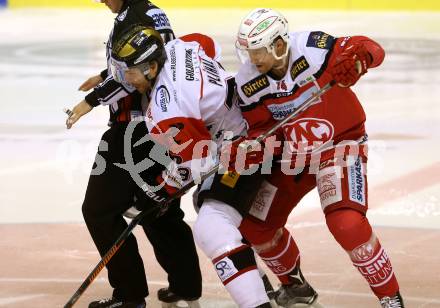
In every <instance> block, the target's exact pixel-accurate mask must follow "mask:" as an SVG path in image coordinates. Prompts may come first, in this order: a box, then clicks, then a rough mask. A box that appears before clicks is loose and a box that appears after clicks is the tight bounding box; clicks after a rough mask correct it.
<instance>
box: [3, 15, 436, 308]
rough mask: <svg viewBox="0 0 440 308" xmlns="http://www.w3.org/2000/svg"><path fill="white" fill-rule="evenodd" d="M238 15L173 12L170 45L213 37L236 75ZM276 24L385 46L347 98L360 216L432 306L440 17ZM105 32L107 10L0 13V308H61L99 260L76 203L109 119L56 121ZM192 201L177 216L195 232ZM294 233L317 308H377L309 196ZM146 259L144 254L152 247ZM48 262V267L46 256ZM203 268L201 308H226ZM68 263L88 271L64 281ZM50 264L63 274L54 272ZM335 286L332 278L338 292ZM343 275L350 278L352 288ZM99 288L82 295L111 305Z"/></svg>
mask: <svg viewBox="0 0 440 308" xmlns="http://www.w3.org/2000/svg"><path fill="white" fill-rule="evenodd" d="M246 12H247V10H238V9H219V10H215V12H214V11H209V10H167V13H168V15H169V17H170V20H171V22H172V25H173V27H174V29H175V30H176V34H177V35H182V34H186V33H190V32H202V33H205V34H209V35H211V36H213V37H214V38H216V39H217V40H218V41H219V42H220V44H221V45H222V49H223V62H224V64H225V67H226V68H227V69H229V70H231V71H236V70H237V63H238V61H237V59H236V57H235V53H234V49H233V43H234V36H235V33H236V29H237V27H238V24H239V21H240V20H241V18H242V17H243V16H244V15H245V14H246ZM283 13H284V15H286V17H287V18H288V20H289V22H290V29H291V30H294V31H297V30H321V31H325V32H327V33H329V34H332V35H335V36H342V35H356V34H362V35H367V36H370V37H371V38H373V39H375V40H377V41H378V42H379V43H381V44H382V46H383V47H384V48H385V50H386V53H387V55H386V58H385V62H384V63H383V65H382V66H380V67H379V68H377V69H372V70H370V72H369V73H368V74H367V75H366V76H364V77H363V78H362V80H361V81H360V82H359V83H358V84H357V85H356V86H355V91H356V93H357V94H358V97H359V98H360V100H361V102H362V103H363V106H364V109H365V111H366V113H367V129H368V133H369V136H370V158H369V178H368V180H369V196H370V201H369V203H370V210H369V212H368V218H369V220H370V222H371V223H372V224H373V225H374V226H375V227H376V228H377V230H378V231H379V233H380V237H382V238H383V240H382V241H383V244H384V246H385V247H389V250H390V254H391V257H392V261H394V260H396V259H397V261H394V266H395V271H396V272H397V277H398V278H399V280H400V283H401V285H402V290H404V292H403V293H404V295H406V296H407V303H408V307H440V295H439V292H438V291H439V290H440V256H439V252H440V249H439V248H438V246H439V244H438V243H439V240H440V231H439V228H440V158H439V156H438V153H439V150H440V144H439V142H440V98H439V97H440V87H439V83H440V13H429V12H426V13H423V12H422V13H409V12H399V13H397V12H396V13H394V12H388V13H382V12H378V13H372V12H369V13H366V12H350V13H343V12H335V11H332V12H324V11H285V10H284V11H283ZM214 20H215V22H214ZM112 22H113V16H112V15H111V13H110V12H108V11H106V10H56V9H51V10H44V9H39V10H30V9H27V10H14V11H10V10H0V234H1V238H0V258H1V262H0V307H52V306H61V304H63V303H64V302H65V301H66V300H67V299H68V297H70V295H71V294H72V293H73V291H74V290H75V289H76V287H77V286H79V284H80V282H81V281H82V279H84V278H85V276H86V275H87V272H88V271H89V270H90V269H91V268H92V267H93V266H94V265H95V264H96V263H97V261H98V259H97V253H96V252H95V251H94V247H93V246H92V243H91V241H90V239H89V237H88V235H87V232H86V230H85V228H84V225H83V224H82V222H83V220H82V216H81V204H82V200H83V196H84V192H85V188H86V184H87V179H88V175H89V172H90V168H91V166H92V162H93V160H94V156H95V153H96V148H97V145H98V142H99V140H100V137H101V135H102V133H103V132H104V131H105V130H106V128H107V127H106V123H107V117H108V110H107V108H105V107H98V108H95V109H94V110H93V111H92V112H91V113H90V114H88V115H87V116H85V117H84V118H82V119H81V120H80V121H79V122H78V123H77V124H76V126H75V127H74V128H73V129H71V130H69V131H68V130H66V129H65V126H64V121H65V118H66V116H65V114H64V113H63V112H62V109H63V107H73V106H74V105H75V104H76V103H78V102H79V101H80V100H81V99H82V98H83V96H84V94H83V93H81V92H79V91H78V90H77V88H78V87H79V85H80V84H81V83H82V82H83V81H84V80H86V79H87V78H88V77H89V76H91V75H94V74H97V73H98V72H100V71H101V70H102V69H103V68H104V67H105V57H104V56H105V46H104V42H105V41H106V40H107V35H108V33H109V31H110V29H111V27H112ZM189 200H190V199H189V197H188V196H187V197H186V199H185V202H184V208H185V211H186V219H187V221H189V222H192V221H194V219H195V213H194V211H193V209H192V205H191V202H190V201H189ZM289 228H290V229H291V230H293V231H294V234H296V235H297V238H298V243H299V246H300V248H302V246H301V244H303V245H304V250H303V251H302V254H303V259H305V260H307V259H306V258H307V257H309V260H311V261H308V262H309V263H307V261H305V267H306V269H305V273H306V277H307V274H309V276H310V277H311V280H312V281H313V279H315V280H316V282H317V283H316V287H317V289H318V290H319V291H320V293H321V303H322V304H325V306H326V307H351V304H349V303H350V301H351V302H352V303H356V306H357V307H372V306H373V307H374V305H375V304H374V303H375V300H374V299H372V295H371V294H370V293H369V290H368V288H367V287H366V286H365V285H364V284H363V282H361V281H360V280H361V278H360V277H358V275H357V274H356V273H354V272H347V271H348V270H352V269H351V265H350V264H349V260H348V258H347V257H346V256H345V255H344V253H343V252H341V251H340V249H339V248H338V247H336V246H337V244H336V242H333V243H330V242H331V239H330V237H329V235H328V232H327V233H326V231H325V222H324V219H323V215H322V213H321V210H320V205H319V198H318V195H317V194H316V193H315V192H312V193H310V194H309V195H308V196H306V198H305V199H304V200H303V201H302V202H301V203H300V205H299V206H298V207H297V208H296V209H295V210H294V211H293V213H292V215H291V219H289ZM310 231H316V232H310ZM72 232H73V234H72ZM75 232H77V233H78V234H81V236H80V238H81V239H82V240H81V241H79V240H76V239H75V237H74V234H75ZM321 234H322V237H319V236H317V235H321ZM60 236H65V241H64V240H63V239H62V238H61V239H60V238H59V237H60ZM140 236H141V235H140ZM69 239H70V241H69ZM142 241H145V238H142ZM327 242H329V245H328V246H327ZM67 243H69V245H70V246H69V245H67ZM57 245H58V246H57ZM42 247H45V248H44V249H43V248H42ZM142 247H143V249H144V253H145V254H146V255H148V254H149V256H151V249H150V248H149V247H148V246H142ZM328 247H331V248H328ZM81 249H83V250H81ZM325 249H331V251H332V252H334V253H335V254H337V256H338V257H339V256H340V257H341V258H344V259H343V260H341V271H342V273H341V272H336V273H335V271H336V269H335V268H337V266H336V267H335V268H332V267H333V265H332V262H333V261H332V260H331V259H328V258H325V257H323V255H326V254H327V252H326V251H324V250H325ZM338 249H339V250H338ZM48 251H52V252H54V254H53V255H52V257H53V258H48V257H47V255H45V256H44V257H43V256H42V255H41V254H43V255H44V253H45V252H48ZM318 255H320V257H319V256H318ZM304 256H305V257H304ZM415 256H417V257H415ZM345 258H346V259H345ZM144 259H148V261H146V267H147V272H148V265H147V263H151V264H153V265H151V267H154V266H156V267H157V265H155V263H154V261H153V260H150V259H151V258H148V257H146V258H144ZM201 259H203V260H204V261H203V262H204V263H206V264H205V265H204V266H206V270H207V271H210V272H209V273H207V274H206V275H207V277H208V278H206V279H205V282H207V283H206V284H205V291H204V292H205V293H204V294H207V299H205V302H204V303H205V306H207V307H233V304H231V302H230V301H229V300H228V299H227V295H226V293H225V292H224V291H223V289H222V287H221V286H220V284H219V283H218V282H217V280H216V278H215V277H214V275H215V274H213V270H212V269H210V268H209V264H207V261H206V260H205V259H206V258H204V256H202V255H201ZM72 260H73V261H75V260H82V261H83V263H81V266H79V265H78V266H77V268H74V269H69V266H68V264H69V262H70V261H72ZM407 261H408V262H409V263H408V262H407ZM411 262H412V263H411ZM53 264H59V266H60V268H59V271H50V270H48V267H51V266H52V265H53ZM62 265H63V266H62ZM26 269H27V270H26ZM49 269H50V268H49ZM23 270H24V271H25V272H22V271H23ZM154 271H155V272H156V271H159V273H158V274H157V275H158V276H157V277H156V276H154V275H152V277H153V283H152V285H153V287H152V289H153V290H154V288H155V287H156V288H157V287H158V286H163V285H165V284H166V283H165V282H164V278H163V277H164V275H163V273H160V270H157V269H154ZM353 271H354V270H353ZM326 275H327V276H326ZM331 275H337V277H338V279H339V280H338V279H336V282H337V283H335V279H334V278H332V277H328V276H331ZM344 275H345V276H349V277H350V275H353V280H355V281H356V283H354V287H353V288H351V289H350V287H351V286H352V285H353V284H352V283H351V282H350V281H348V282H347V281H343V277H345V276H344ZM101 277H102V279H105V275H102V276H101ZM150 277H151V276H150ZM155 277H156V278H157V280H154V279H155ZM273 281H274V282H275V279H273ZM330 281H331V282H330ZM102 282H103V280H101V281H98V282H97V283H95V285H93V286H92V287H91V288H90V289H91V291H90V293H91V294H88V296H91V297H92V296H93V295H95V296H105V295H108V294H109V290H108V287H107V284H105V283H102ZM41 284H44V285H45V286H46V287H45V288H42V287H41ZM18 286H19V288H20V287H21V289H20V290H24V291H20V292H19V291H17V287H18ZM60 286H63V287H62V289H59V290H58V289H57V290H58V291H56V292H55V291H53V290H56V288H60ZM154 286H155V287H154ZM347 286H348V289H344V288H345V287H347ZM94 288H95V289H94ZM92 289H94V290H92ZM48 290H49V291H48ZM50 290H52V291H53V292H52V291H50ZM213 290H214V291H213ZM87 292H89V291H87ZM84 297H85V298H88V299H90V297H87V296H86V295H85V296H84ZM347 298H348V302H347V301H346V299H347ZM29 303H38V304H32V305H30V304H29ZM48 303H50V304H48ZM85 303H86V301H84V302H80V305H79V306H80V307H83V306H84V305H85ZM152 303H153V304H152V307H154V303H156V304H157V302H154V299H153V302H152ZM202 303H203V302H202ZM81 305H83V306H81Z"/></svg>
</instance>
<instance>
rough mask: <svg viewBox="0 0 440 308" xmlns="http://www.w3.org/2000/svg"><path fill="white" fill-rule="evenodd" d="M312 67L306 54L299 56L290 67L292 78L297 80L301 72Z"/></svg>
mask: <svg viewBox="0 0 440 308" xmlns="http://www.w3.org/2000/svg"><path fill="white" fill-rule="evenodd" d="M309 67H310V65H309V63H308V62H307V60H306V58H305V57H304V56H301V57H299V58H298V59H297V60H296V61H295V62H293V64H292V67H291V68H290V76H291V77H292V80H295V79H296V77H298V76H299V74H301V73H304V72H305V71H306V70H307V69H308V68H309Z"/></svg>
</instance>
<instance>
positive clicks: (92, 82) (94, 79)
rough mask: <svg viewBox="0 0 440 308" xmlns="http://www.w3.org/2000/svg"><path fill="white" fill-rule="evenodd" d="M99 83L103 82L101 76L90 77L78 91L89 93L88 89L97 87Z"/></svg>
mask: <svg viewBox="0 0 440 308" xmlns="http://www.w3.org/2000/svg"><path fill="white" fill-rule="evenodd" d="M101 82H103V79H102V77H101V75H96V76H92V77H90V78H89V79H87V80H86V81H84V82H83V84H82V85H80V86H79V88H78V90H79V91H84V92H86V91H89V90H90V89H93V88H94V87H96V86H97V85H99V84H100V83H101Z"/></svg>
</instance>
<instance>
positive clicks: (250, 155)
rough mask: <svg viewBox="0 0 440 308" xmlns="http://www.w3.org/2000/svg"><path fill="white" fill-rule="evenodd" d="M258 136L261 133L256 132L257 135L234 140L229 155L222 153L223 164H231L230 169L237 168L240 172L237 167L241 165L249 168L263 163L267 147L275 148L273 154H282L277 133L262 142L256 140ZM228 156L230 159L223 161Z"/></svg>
mask: <svg viewBox="0 0 440 308" xmlns="http://www.w3.org/2000/svg"><path fill="white" fill-rule="evenodd" d="M258 136H259V133H258V134H255V137H253V136H248V137H239V138H237V139H236V140H234V141H233V142H232V145H231V147H230V154H229V156H228V155H227V153H222V155H221V159H222V165H224V166H229V170H235V171H238V172H239V173H240V171H241V170H237V169H236V167H240V169H241V168H244V169H249V166H250V165H253V164H254V165H255V164H261V163H262V162H263V160H264V159H265V155H264V154H265V148H266V147H270V148H271V149H273V153H269V154H272V156H275V155H280V154H281V152H282V147H281V143H279V144H277V143H275V142H276V141H277V139H276V135H273V136H269V137H267V138H265V139H264V140H263V141H261V142H260V143H259V142H257V141H256V140H255V139H256V138H257V137H258ZM278 142H279V139H278ZM272 143H273V144H272ZM228 149H229V148H228ZM228 157H229V161H223V160H224V159H227V158H228ZM268 157H269V155H268ZM243 162H244V164H243ZM237 163H238V164H237Z"/></svg>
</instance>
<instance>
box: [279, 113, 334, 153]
mask: <svg viewBox="0 0 440 308" xmlns="http://www.w3.org/2000/svg"><path fill="white" fill-rule="evenodd" d="M283 129H284V135H285V136H286V138H287V139H288V140H289V139H290V142H289V146H290V149H291V151H292V153H311V152H313V151H317V150H318V149H319V148H320V147H322V146H323V145H324V144H325V143H327V142H328V141H330V140H332V139H333V135H334V132H335V129H334V127H333V125H332V124H331V123H330V122H329V121H327V120H324V119H315V118H303V119H299V120H296V121H295V122H293V123H288V124H286V125H285V126H284V127H283Z"/></svg>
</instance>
